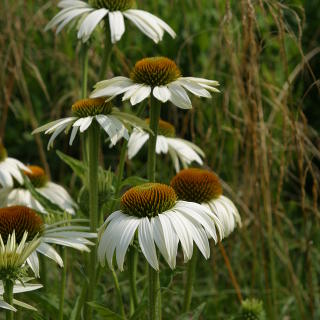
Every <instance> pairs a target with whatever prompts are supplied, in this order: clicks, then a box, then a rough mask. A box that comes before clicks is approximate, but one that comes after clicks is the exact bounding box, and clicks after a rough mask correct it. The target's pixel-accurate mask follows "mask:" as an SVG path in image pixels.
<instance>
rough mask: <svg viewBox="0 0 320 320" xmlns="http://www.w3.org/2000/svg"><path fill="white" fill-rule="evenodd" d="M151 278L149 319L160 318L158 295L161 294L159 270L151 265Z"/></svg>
mask: <svg viewBox="0 0 320 320" xmlns="http://www.w3.org/2000/svg"><path fill="white" fill-rule="evenodd" d="M148 278H149V320H158V319H160V313H159V310H161V306H159V300H158V295H159V294H160V292H159V291H160V288H158V287H159V272H158V271H156V270H154V269H153V268H152V267H151V266H149V268H148Z"/></svg>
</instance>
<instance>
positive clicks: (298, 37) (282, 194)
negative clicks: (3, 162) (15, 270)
mask: <svg viewBox="0 0 320 320" xmlns="http://www.w3.org/2000/svg"><path fill="white" fill-rule="evenodd" d="M55 4H56V1H44V0H38V1H29V0H27V1H22V0H17V1H11V0H1V2H0V12H1V13H2V14H1V17H0V26H1V34H0V48H1V49H0V61H1V64H0V84H1V86H0V88H1V94H0V114H1V118H0V137H1V139H2V140H3V141H4V144H5V146H6V147H7V149H8V152H9V154H10V155H11V156H13V157H16V158H18V159H20V160H22V161H24V162H25V163H30V164H39V165H42V166H44V167H45V168H46V170H47V172H48V174H51V177H52V179H53V180H54V181H57V182H60V183H61V184H63V185H65V186H66V187H67V188H69V190H70V192H71V193H72V194H73V195H74V197H75V198H76V196H77V194H78V191H79V189H80V187H81V185H80V182H79V180H77V179H76V178H75V176H74V175H73V174H72V172H71V171H70V169H69V167H67V166H66V165H65V164H63V163H62V162H61V161H60V159H59V157H58V156H57V154H56V152H55V150H52V151H49V152H46V143H47V140H48V139H47V138H46V137H43V136H42V137H40V136H32V135H31V131H32V130H33V129H35V128H36V127H37V126H38V125H39V124H43V123H46V122H48V120H54V119H58V118H61V117H63V116H67V115H69V114H70V108H71V104H72V103H73V101H75V100H77V99H78V98H79V96H80V79H81V66H80V58H79V57H80V50H81V46H80V43H79V42H78V41H77V40H76V33H75V30H74V29H70V30H69V31H68V32H67V30H64V31H63V32H62V33H61V34H59V35H58V36H56V35H55V34H54V33H53V32H52V31H48V32H44V27H45V25H46V24H47V23H48V21H49V20H50V19H51V18H52V17H53V16H54V14H55V13H56V12H57V8H56V5H55ZM137 5H138V7H139V8H141V9H145V10H148V11H150V12H152V13H154V14H156V15H157V16H159V17H161V18H162V19H163V20H165V21H166V22H167V23H168V24H169V25H170V26H172V27H173V29H174V30H175V31H176V32H177V38H176V39H174V40H172V39H171V38H170V37H169V36H167V35H166V36H165V38H164V41H163V42H161V43H160V44H159V45H154V43H153V42H152V41H151V40H149V39H148V38H147V37H145V36H144V35H142V34H141V33H140V32H138V30H137V29H136V28H135V27H133V26H132V25H131V24H130V23H129V22H128V21H127V22H126V27H127V31H126V33H125V35H124V37H123V38H122V40H121V41H120V42H118V43H117V45H116V46H115V48H114V50H113V52H112V57H111V66H112V71H113V73H111V71H110V70H109V72H108V75H107V77H111V76H113V75H125V76H127V75H128V74H129V72H130V69H131V67H132V66H133V65H134V63H135V61H137V60H138V59H140V58H143V57H146V56H155V55H164V56H168V57H170V58H172V59H174V60H175V61H176V62H177V64H178V65H179V66H180V68H181V70H182V73H183V75H185V76H188V75H193V76H197V77H204V78H208V79H215V80H218V81H219V82H220V84H221V91H222V93H221V94H220V95H215V96H214V97H213V99H211V100H203V99H201V100H200V99H198V98H192V102H193V106H194V108H193V109H192V110H191V111H190V112H185V111H180V110H177V108H175V107H173V106H172V105H167V106H165V107H164V108H163V110H162V118H163V119H166V120H169V121H171V122H172V123H174V125H175V127H176V128H177V132H178V135H179V136H180V137H183V138H185V139H190V140H192V141H194V142H195V143H197V144H198V145H199V146H201V147H202V148H203V150H204V151H205V152H206V154H207V158H206V160H205V165H206V166H207V167H208V168H211V169H213V170H214V171H216V172H217V173H218V174H219V176H220V177H221V178H222V180H223V185H224V190H225V193H226V194H227V195H228V196H229V197H230V198H231V199H232V200H233V201H234V202H235V203H236V205H237V207H238V208H239V210H240V214H241V216H242V219H243V228H242V229H241V230H236V231H235V232H234V233H233V234H232V235H231V236H230V237H229V238H227V239H226V240H225V241H224V242H223V245H224V248H225V250H226V252H227V255H228V257H229V259H230V264H231V267H232V269H233V272H234V274H235V278H236V281H237V282H238V284H239V286H240V288H241V293H242V295H243V297H249V298H250V297H255V298H259V299H262V300H263V301H264V305H265V307H266V309H267V311H268V312H270V313H271V312H272V311H274V312H275V313H276V315H277V317H276V319H285V318H286V316H287V317H288V318H286V319H297V320H298V319H318V318H320V292H319V265H320V255H319V231H318V230H319V223H320V219H319V218H320V215H319V210H318V207H317V205H318V196H319V159H320V150H319V146H320V140H319V128H320V120H319V119H320V117H319V116H320V114H319V108H318V106H319V102H320V99H319V92H320V86H319V74H320V69H319V53H320V47H319V38H320V27H319V23H318V21H319V19H320V11H319V6H320V2H319V1H317V0H308V1H303V0H295V1H275V0H259V1H251V0H241V1H222V0H157V1H148V3H147V1H144V2H143V1H137ZM102 32H103V29H102V28H101V29H100V32H96V33H95V37H94V39H93V40H92V42H91V43H90V51H89V63H90V68H89V88H92V86H93V85H94V84H95V83H96V82H97V81H98V80H99V79H98V74H99V66H100V65H101V57H102V55H103V46H104V45H103V34H102ZM117 102H118V103H119V102H120V101H117ZM119 105H120V104H119ZM123 108H125V109H127V110H128V109H129V108H130V107H129V106H128V105H125V106H123ZM145 116H147V114H145ZM56 141H57V142H56V145H55V148H56V149H59V150H62V151H63V152H64V153H66V154H68V155H71V156H74V157H76V158H78V157H79V154H80V150H79V145H80V143H77V142H79V140H77V141H76V143H74V145H73V146H72V147H69V146H68V139H67V138H66V139H63V138H61V139H57V140H56ZM120 147H121V145H118V146H117V147H116V148H114V149H109V148H108V144H104V146H103V150H102V154H103V158H102V159H101V162H104V164H105V165H106V167H107V168H108V167H109V166H111V168H112V169H114V170H116V168H117V164H118V157H119V151H120ZM145 160H146V152H141V154H139V156H137V157H136V158H135V159H134V161H127V164H126V176H130V175H138V176H141V177H145V176H146V172H145V165H144V164H145ZM173 174H174V171H173V169H172V166H171V164H170V159H167V158H165V157H159V160H158V176H157V178H158V180H159V181H162V182H169V181H170V179H171V177H172V176H173ZM270 253H271V254H270ZM74 256H77V254H75V253H73V258H72V257H71V256H70V262H71V259H72V261H74V260H73V259H74ZM141 259H142V256H141ZM272 259H273V260H272ZM272 261H273V262H272ZM180 262H181V260H180ZM49 268H50V270H53V273H51V272H49V273H48V275H47V276H48V277H49V278H50V279H52V282H51V283H52V286H50V288H48V289H46V290H44V291H43V292H42V293H40V294H38V293H34V294H32V299H33V300H34V303H35V304H36V305H37V307H38V309H39V310H40V313H39V314H37V315H36V314H32V316H31V315H30V317H31V318H32V317H33V319H55V315H56V308H57V303H56V302H57V301H56V298H54V295H55V293H57V290H58V288H59V283H58V282H56V281H54V279H57V277H58V275H59V271H58V270H57V268H56V267H55V266H54V265H51V264H50V265H48V266H47V270H48V269H49ZM272 268H274V269H272ZM163 269H165V271H164V272H163V273H162V274H161V277H162V278H161V280H162V286H163V287H164V290H163V300H164V301H163V306H164V313H163V318H164V319H178V314H179V310H180V307H181V303H182V297H183V288H184V287H183V282H184V276H183V273H182V271H183V270H184V269H185V266H184V265H183V264H182V263H180V264H179V268H178V269H177V270H176V271H174V272H171V271H170V270H169V269H167V267H166V266H165V264H163ZM272 270H273V271H274V276H275V279H274V280H275V284H276V286H275V287H272V285H271V283H272V281H271V280H272V278H271V277H272ZM69 271H70V273H69V274H68V282H67V284H68V289H67V301H66V318H67V316H68V315H69V314H70V312H71V310H72V308H73V306H74V303H75V301H76V297H77V296H78V294H79V288H80V284H81V277H82V273H81V272H83V270H82V269H81V266H80V262H76V267H75V269H72V270H69ZM139 271H140V272H139V275H140V277H141V279H142V278H143V272H144V269H143V264H141V269H140V270H139ZM120 278H121V281H122V282H121V284H122V285H123V286H124V288H125V289H124V295H125V300H126V302H128V285H127V283H126V278H125V276H124V275H120ZM141 279H140V280H141ZM140 289H142V288H140ZM113 292H114V291H113V287H112V282H111V280H110V275H109V274H107V273H106V275H105V277H103V281H102V282H101V284H100V286H99V300H98V301H97V302H98V303H100V304H104V305H106V306H108V307H110V308H111V309H113V310H116V306H114V305H113V304H114V303H115V301H113V300H114V299H113V298H112V296H113ZM110 297H111V298H110ZM272 299H274V301H273V300H272ZM203 302H205V303H206V305H205V307H204V310H203V312H202V315H201V316H200V318H201V319H227V318H228V317H229V316H231V315H232V314H234V313H235V312H236V311H237V310H238V306H239V303H238V300H237V295H236V291H235V289H234V283H233V281H231V278H230V276H229V273H228V270H227V267H226V264H225V261H224V259H223V256H222V254H221V251H220V250H219V248H218V247H214V246H212V255H211V258H210V260H209V261H204V260H200V261H199V264H198V269H197V280H196V283H195V289H194V300H193V305H192V306H193V309H196V308H197V306H199V305H201V304H202V303H203ZM20 317H21V319H26V318H25V317H24V316H23V315H21V314H20ZM97 317H99V316H97ZM0 318H1V315H0ZM97 319H98V318H97ZM179 319H187V317H186V318H183V317H181V318H179Z"/></svg>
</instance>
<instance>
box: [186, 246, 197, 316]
mask: <svg viewBox="0 0 320 320" xmlns="http://www.w3.org/2000/svg"><path fill="white" fill-rule="evenodd" d="M197 261H198V249H197V248H196V247H194V249H193V255H192V258H191V260H190V261H189V263H188V269H187V284H186V288H185V291H184V298H183V312H188V311H189V310H190V306H191V300H192V291H193V283H194V278H195V274H196V266H197Z"/></svg>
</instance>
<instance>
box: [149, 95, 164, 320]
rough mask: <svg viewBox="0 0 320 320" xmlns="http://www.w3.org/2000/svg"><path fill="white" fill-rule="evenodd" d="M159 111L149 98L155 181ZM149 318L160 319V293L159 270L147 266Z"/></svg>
mask: <svg viewBox="0 0 320 320" xmlns="http://www.w3.org/2000/svg"><path fill="white" fill-rule="evenodd" d="M160 113H161V103H159V102H158V101H157V100H156V99H154V98H151V105H150V129H151V130H152V132H153V134H151V135H150V138H149V145H148V179H149V181H150V182H155V175H156V143H157V135H158V124H159V119H160ZM148 277H149V320H155V319H161V293H160V280H159V272H158V271H156V270H154V269H153V268H152V267H151V266H149V271H148Z"/></svg>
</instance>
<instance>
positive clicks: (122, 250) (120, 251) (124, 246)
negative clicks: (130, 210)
mask: <svg viewBox="0 0 320 320" xmlns="http://www.w3.org/2000/svg"><path fill="white" fill-rule="evenodd" d="M139 224H140V219H138V218H135V217H129V218H128V220H127V225H126V226H125V228H124V230H123V233H122V236H121V239H120V241H119V243H118V244H117V248H116V253H117V254H116V258H117V264H118V267H119V269H120V271H123V263H124V257H125V254H126V252H127V250H128V247H129V244H130V243H131V241H132V239H133V237H134V234H135V232H136V230H137V228H138V226H139Z"/></svg>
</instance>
